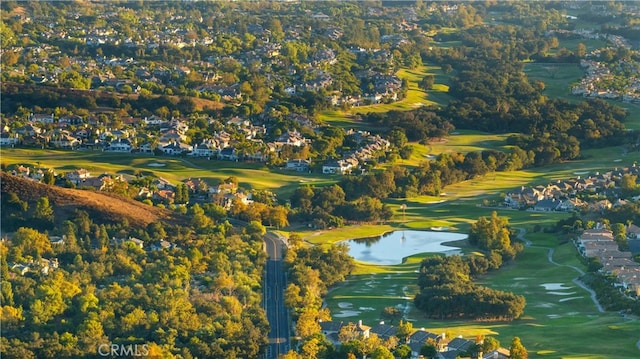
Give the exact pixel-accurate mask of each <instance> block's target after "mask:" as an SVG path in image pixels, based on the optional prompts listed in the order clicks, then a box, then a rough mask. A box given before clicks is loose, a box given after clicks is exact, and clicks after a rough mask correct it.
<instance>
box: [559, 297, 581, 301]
mask: <svg viewBox="0 0 640 359" xmlns="http://www.w3.org/2000/svg"><path fill="white" fill-rule="evenodd" d="M580 298H584V297H570V298H562V299H560V300H559V301H558V302H566V301H569V300H574V299H580Z"/></svg>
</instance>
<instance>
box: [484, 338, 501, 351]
mask: <svg viewBox="0 0 640 359" xmlns="http://www.w3.org/2000/svg"><path fill="white" fill-rule="evenodd" d="M480 348H481V350H482V352H483V353H488V352H490V351H492V350H496V349H498V348H500V342H499V341H498V339H496V338H494V337H485V338H484V339H483V340H482V344H481V345H480Z"/></svg>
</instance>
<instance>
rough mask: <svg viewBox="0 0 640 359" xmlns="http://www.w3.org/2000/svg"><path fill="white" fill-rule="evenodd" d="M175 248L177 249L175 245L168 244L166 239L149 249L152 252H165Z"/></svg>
mask: <svg viewBox="0 0 640 359" xmlns="http://www.w3.org/2000/svg"><path fill="white" fill-rule="evenodd" d="M174 248H176V245H175V244H174V243H171V242H167V241H165V240H164V239H163V240H161V241H160V242H158V243H154V244H152V245H151V246H150V247H149V249H150V250H152V251H160V250H163V249H166V250H170V249H174Z"/></svg>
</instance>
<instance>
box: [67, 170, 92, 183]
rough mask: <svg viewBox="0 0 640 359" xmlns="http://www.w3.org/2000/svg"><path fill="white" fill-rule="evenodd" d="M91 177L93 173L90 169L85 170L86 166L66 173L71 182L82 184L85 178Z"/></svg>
mask: <svg viewBox="0 0 640 359" xmlns="http://www.w3.org/2000/svg"><path fill="white" fill-rule="evenodd" d="M90 177H91V173H89V171H87V170H85V169H84V168H81V169H79V170H75V171H71V172H67V173H66V174H65V178H66V179H67V180H69V181H70V182H71V183H74V184H76V185H78V184H80V183H81V182H83V181H84V180H85V179H87V178H90Z"/></svg>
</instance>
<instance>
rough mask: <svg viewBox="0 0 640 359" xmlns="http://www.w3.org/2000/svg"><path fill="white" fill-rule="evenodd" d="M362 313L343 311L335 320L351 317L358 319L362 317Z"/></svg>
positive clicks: (335, 316) (335, 315)
mask: <svg viewBox="0 0 640 359" xmlns="http://www.w3.org/2000/svg"><path fill="white" fill-rule="evenodd" d="M360 313H361V312H360V311H357V310H343V311H341V312H340V313H338V314H334V315H333V317H334V318H349V317H357V316H358V315H360Z"/></svg>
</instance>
